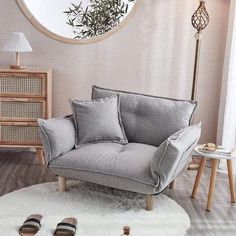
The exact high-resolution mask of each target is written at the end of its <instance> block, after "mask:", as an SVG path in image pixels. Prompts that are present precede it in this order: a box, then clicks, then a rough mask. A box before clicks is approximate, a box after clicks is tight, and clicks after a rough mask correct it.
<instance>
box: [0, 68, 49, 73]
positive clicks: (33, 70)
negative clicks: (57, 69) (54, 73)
mask: <svg viewBox="0 0 236 236" xmlns="http://www.w3.org/2000/svg"><path fill="white" fill-rule="evenodd" d="M51 70H52V68H51V67H48V68H41V67H27V68H26V69H20V70H16V69H10V68H9V67H5V68H4V67H0V72H1V73H48V72H50V71H51Z"/></svg>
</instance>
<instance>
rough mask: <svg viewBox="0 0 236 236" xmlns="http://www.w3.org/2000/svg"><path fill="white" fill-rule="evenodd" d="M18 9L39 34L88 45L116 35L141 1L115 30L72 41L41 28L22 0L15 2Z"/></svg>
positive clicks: (138, 1)
mask: <svg viewBox="0 0 236 236" xmlns="http://www.w3.org/2000/svg"><path fill="white" fill-rule="evenodd" d="M16 2H17V4H18V6H19V8H20V9H21V11H22V12H23V13H24V15H25V16H26V18H27V19H28V20H29V21H30V22H31V24H32V25H33V26H35V27H36V28H37V29H38V30H39V31H40V32H42V33H44V34H45V35H47V36H49V37H50V38H53V39H55V40H57V41H60V42H63V43H68V44H90V43H95V42H99V41H101V40H104V39H106V38H108V37H110V36H112V35H113V34H114V33H116V32H117V31H118V30H120V29H122V28H123V27H124V26H125V25H126V24H127V22H128V21H129V20H130V18H131V17H132V16H133V15H134V14H135V12H136V11H137V8H138V6H139V5H140V2H141V0H136V3H135V4H134V6H133V9H132V10H131V12H130V13H129V14H128V15H127V16H126V17H125V18H124V20H123V21H122V22H121V23H120V24H119V25H118V26H116V27H115V28H113V29H112V30H110V31H108V32H107V33H105V34H103V35H99V36H96V37H94V38H90V39H89V38H88V39H72V38H66V37H63V36H61V35H59V34H56V33H54V32H52V31H50V30H49V29H47V28H46V27H45V26H43V25H42V24H41V23H40V22H39V21H38V20H37V19H36V18H35V17H34V15H33V14H32V13H31V12H30V10H29V9H28V7H27V5H26V4H25V2H24V0H16Z"/></svg>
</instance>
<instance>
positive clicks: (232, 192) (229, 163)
mask: <svg viewBox="0 0 236 236" xmlns="http://www.w3.org/2000/svg"><path fill="white" fill-rule="evenodd" d="M227 169H228V177H229V188H230V195H231V202H233V203H235V202H236V199H235V190H234V174H233V165H232V160H231V159H229V160H227Z"/></svg>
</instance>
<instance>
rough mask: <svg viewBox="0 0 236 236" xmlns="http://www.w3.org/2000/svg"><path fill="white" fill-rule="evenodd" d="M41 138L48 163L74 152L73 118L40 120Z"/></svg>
mask: <svg viewBox="0 0 236 236" xmlns="http://www.w3.org/2000/svg"><path fill="white" fill-rule="evenodd" d="M38 125H39V131H40V136H41V139H42V143H43V149H44V153H45V158H46V161H47V163H49V162H50V161H52V160H54V159H55V158H56V157H58V156H60V155H62V154H64V153H66V152H68V151H70V150H72V149H73V148H74V146H75V125H74V119H73V116H71V115H70V116H66V117H59V118H53V119H48V120H44V119H38Z"/></svg>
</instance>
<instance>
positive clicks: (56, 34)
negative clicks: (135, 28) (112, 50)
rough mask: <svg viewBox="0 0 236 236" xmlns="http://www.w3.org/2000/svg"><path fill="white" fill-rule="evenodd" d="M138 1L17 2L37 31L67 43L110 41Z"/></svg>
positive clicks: (39, 0) (70, 0)
mask: <svg viewBox="0 0 236 236" xmlns="http://www.w3.org/2000/svg"><path fill="white" fill-rule="evenodd" d="M138 1H139V0H47V1H45V0H17V3H18V5H19V6H20V8H21V9H22V11H23V12H24V14H25V15H26V16H27V18H28V19H29V20H30V21H31V23H32V24H33V25H34V26H36V27H37V28H38V29H39V30H40V31H42V32H43V33H45V34H47V35H48V36H50V37H52V38H54V39H56V40H59V41H63V42H66V43H74V44H83V43H92V42H95V41H99V40H102V39H105V38H106V37H109V36H110V35H112V34H113V33H115V32H116V31H117V30H118V29H120V28H121V27H122V26H123V25H124V23H125V22H126V21H127V20H128V19H129V18H130V17H131V15H132V14H133V13H134V11H135V8H136V6H137V2H138Z"/></svg>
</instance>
